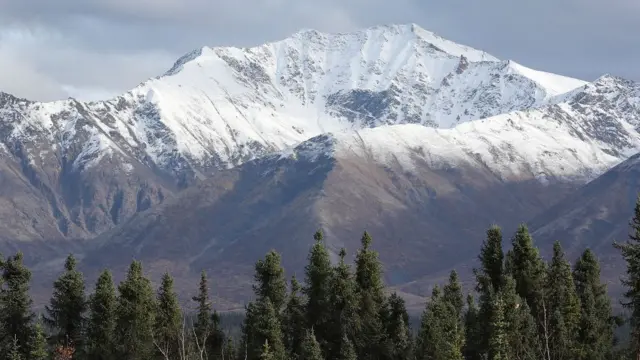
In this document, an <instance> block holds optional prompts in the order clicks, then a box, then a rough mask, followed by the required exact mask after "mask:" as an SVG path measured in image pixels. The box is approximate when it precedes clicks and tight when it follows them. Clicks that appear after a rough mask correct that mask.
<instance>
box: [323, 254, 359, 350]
mask: <svg viewBox="0 0 640 360" xmlns="http://www.w3.org/2000/svg"><path fill="white" fill-rule="evenodd" d="M339 255H340V261H339V262H338V264H337V265H336V267H335V268H334V271H333V273H334V276H333V277H332V279H331V286H330V287H329V301H330V303H331V325H330V326H329V327H328V328H329V329H330V330H331V336H330V338H329V340H328V341H329V343H330V346H329V351H328V353H327V354H326V355H327V358H328V359H334V358H336V357H338V356H340V352H341V351H342V350H341V349H342V343H343V337H344V336H347V338H349V339H354V338H355V337H356V335H357V334H358V332H359V328H360V325H359V321H358V297H357V294H356V282H355V278H354V275H353V273H352V271H351V267H350V266H349V264H347V262H346V261H345V257H346V255H347V252H346V250H345V249H344V248H343V249H341V250H340V253H339ZM350 344H351V346H352V347H353V343H352V342H351V341H350Z"/></svg>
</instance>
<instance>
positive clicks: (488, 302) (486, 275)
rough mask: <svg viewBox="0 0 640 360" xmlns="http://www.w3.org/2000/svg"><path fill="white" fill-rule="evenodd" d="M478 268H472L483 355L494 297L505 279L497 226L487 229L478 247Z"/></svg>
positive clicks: (487, 342)
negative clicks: (477, 302)
mask: <svg viewBox="0 0 640 360" xmlns="http://www.w3.org/2000/svg"><path fill="white" fill-rule="evenodd" d="M478 258H479V260H480V268H479V269H474V270H473V272H474V274H475V276H476V291H477V292H478V294H479V303H480V306H479V310H478V317H477V324H478V325H477V326H478V329H482V331H480V332H479V335H480V337H479V339H477V340H478V343H477V344H476V345H477V346H478V351H479V353H480V354H482V355H483V356H485V355H487V354H488V351H489V337H490V336H491V335H490V329H492V327H491V321H492V320H491V318H492V317H493V315H492V314H491V312H492V311H493V309H494V308H495V306H496V302H497V300H496V297H497V296H498V294H499V293H500V291H501V290H502V284H503V281H504V279H505V271H504V266H503V265H504V264H503V261H504V253H503V250H502V231H501V230H500V228H499V227H498V226H495V225H494V226H492V227H490V228H489V230H487V238H486V239H485V241H484V242H483V244H482V248H481V249H480V255H479V257H478Z"/></svg>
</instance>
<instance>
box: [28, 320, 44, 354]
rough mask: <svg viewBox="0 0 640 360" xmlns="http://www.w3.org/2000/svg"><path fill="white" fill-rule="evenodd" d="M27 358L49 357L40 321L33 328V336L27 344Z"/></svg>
mask: <svg viewBox="0 0 640 360" xmlns="http://www.w3.org/2000/svg"><path fill="white" fill-rule="evenodd" d="M28 358H29V360H46V359H48V358H49V352H48V350H47V338H46V337H45V333H44V329H43V327H42V324H41V322H40V321H38V322H37V323H36V324H35V326H34V328H33V336H32V338H31V343H30V345H29V357H28Z"/></svg>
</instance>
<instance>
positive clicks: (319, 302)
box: [303, 231, 333, 353]
mask: <svg viewBox="0 0 640 360" xmlns="http://www.w3.org/2000/svg"><path fill="white" fill-rule="evenodd" d="M313 238H314V240H315V243H314V244H313V247H312V248H311V251H310V252H309V257H308V260H309V263H308V264H307V266H306V267H305V286H304V288H303V292H304V294H305V295H306V297H307V307H306V308H307V309H306V314H307V327H308V328H313V329H314V335H315V338H316V339H317V341H318V342H319V343H320V345H321V347H322V349H323V351H324V352H325V353H326V352H327V351H328V338H329V337H330V336H331V334H330V333H331V329H330V328H329V326H330V318H331V308H330V303H329V286H330V282H331V276H332V270H333V269H332V267H331V261H330V259H329V251H328V250H327V247H326V245H325V244H324V241H323V237H322V232H320V231H317V232H316V233H315V234H314V236H313Z"/></svg>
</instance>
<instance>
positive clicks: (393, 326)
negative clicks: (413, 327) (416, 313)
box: [386, 292, 413, 360]
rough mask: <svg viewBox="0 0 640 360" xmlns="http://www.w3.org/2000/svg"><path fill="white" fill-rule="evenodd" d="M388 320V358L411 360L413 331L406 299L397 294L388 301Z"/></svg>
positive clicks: (392, 295)
mask: <svg viewBox="0 0 640 360" xmlns="http://www.w3.org/2000/svg"><path fill="white" fill-rule="evenodd" d="M388 306H389V311H388V319H387V321H386V322H387V336H386V338H387V347H388V348H387V351H386V353H387V354H388V356H387V358H389V359H392V360H409V359H411V358H412V355H413V354H412V351H413V349H412V342H411V331H410V329H409V314H408V313H407V309H406V306H405V303H404V299H403V298H401V297H400V296H398V294H396V293H395V292H394V293H393V294H391V296H390V297H389V301H388Z"/></svg>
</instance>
